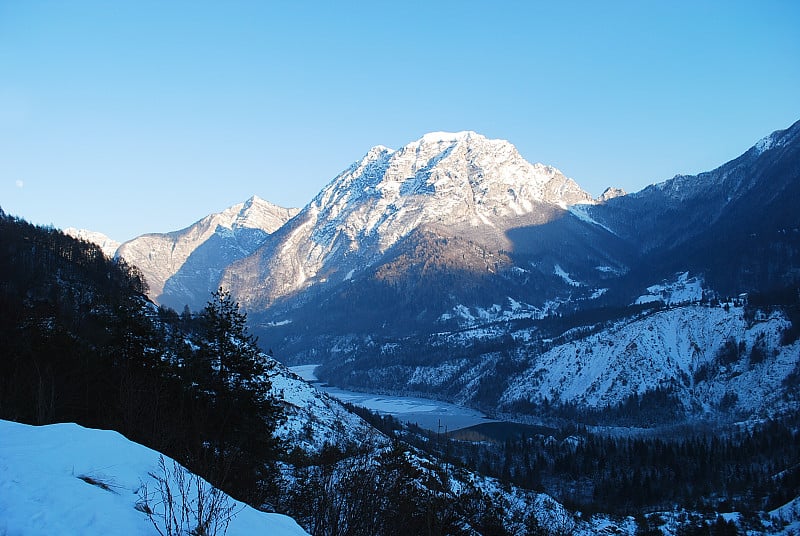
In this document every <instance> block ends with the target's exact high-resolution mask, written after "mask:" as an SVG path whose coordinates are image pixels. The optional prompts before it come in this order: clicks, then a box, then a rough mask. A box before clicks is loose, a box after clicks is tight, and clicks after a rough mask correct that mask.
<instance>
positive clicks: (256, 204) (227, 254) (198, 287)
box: [117, 196, 297, 310]
mask: <svg viewBox="0 0 800 536" xmlns="http://www.w3.org/2000/svg"><path fill="white" fill-rule="evenodd" d="M296 213H297V210H296V209H291V208H282V207H279V206H277V205H274V204H272V203H269V202H267V201H264V200H263V199H260V198H258V197H255V196H254V197H252V198H250V199H248V200H247V201H245V202H244V203H239V204H236V205H234V206H232V207H230V208H228V209H226V210H224V211H222V212H220V213H217V214H211V215H209V216H206V217H205V218H203V219H201V220H200V221H198V222H196V223H194V224H193V225H191V226H189V227H187V228H185V229H182V230H180V231H174V232H171V233H156V234H146V235H143V236H140V237H137V238H134V239H133V240H130V241H128V242H125V243H124V244H122V245H121V246H120V247H119V249H118V250H117V255H119V256H120V257H122V258H124V259H125V260H126V261H127V262H129V263H131V264H134V265H136V266H138V267H139V269H141V270H142V271H143V272H144V274H145V278H146V279H147V283H148V285H149V287H150V292H149V294H150V296H151V298H152V299H154V300H155V301H157V302H158V303H160V304H163V305H167V306H170V307H173V308H176V309H179V310H180V309H182V308H183V307H184V305H189V306H190V307H191V308H193V309H197V308H199V307H202V305H203V304H204V303H205V302H206V301H207V300H208V298H209V296H210V294H211V292H213V291H214V290H216V289H217V288H218V282H219V277H220V274H221V273H222V271H223V270H224V269H225V267H226V266H228V265H229V264H231V263H233V262H234V261H236V260H238V259H241V258H243V257H247V256H248V255H250V254H251V253H253V251H255V250H256V248H258V246H259V245H260V244H261V243H262V242H263V240H264V239H265V238H266V237H267V236H269V234H270V233H272V232H274V231H275V230H277V229H279V228H280V227H281V226H282V225H283V224H284V223H286V222H287V221H288V220H289V219H291V218H292V216H294V215H295V214H296Z"/></svg>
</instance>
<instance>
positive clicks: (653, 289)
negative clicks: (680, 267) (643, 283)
mask: <svg viewBox="0 0 800 536" xmlns="http://www.w3.org/2000/svg"><path fill="white" fill-rule="evenodd" d="M702 299H703V280H702V279H700V278H697V277H692V278H690V277H689V272H681V273H678V274H676V279H675V280H674V281H671V282H664V283H661V284H658V285H652V286H649V287H647V294H643V295H641V296H639V297H638V298H636V304H637V305H641V304H645V303H654V302H658V301H662V302H664V303H665V304H666V305H672V304H679V303H695V302H699V301H701V300H702Z"/></svg>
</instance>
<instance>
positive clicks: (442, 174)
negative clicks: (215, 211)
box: [224, 132, 595, 304]
mask: <svg viewBox="0 0 800 536" xmlns="http://www.w3.org/2000/svg"><path fill="white" fill-rule="evenodd" d="M594 202H595V201H594V200H592V199H591V196H589V194H587V193H586V192H584V191H583V190H581V189H580V187H578V185H577V184H576V183H575V182H574V181H572V180H571V179H568V178H567V177H565V176H564V175H563V174H562V173H561V172H560V171H558V170H557V169H555V168H552V167H550V166H545V165H542V164H530V163H528V162H527V161H525V159H523V158H522V156H521V155H520V154H519V152H517V150H516V148H515V147H514V146H513V145H511V144H510V143H509V142H507V141H504V140H489V139H486V138H485V137H483V136H481V135H479V134H476V133H474V132H458V133H444V132H437V133H431V134H426V135H425V136H423V137H422V138H420V139H419V140H417V141H414V142H412V143H409V144H408V145H406V146H405V147H403V148H401V149H399V150H397V151H393V150H391V149H388V148H386V147H382V146H377V147H374V148H373V149H371V150H370V151H369V152H368V153H367V155H366V156H365V157H364V158H363V159H361V160H360V161H358V162H356V163H354V164H353V165H352V166H350V168H348V169H347V170H345V171H344V172H342V173H341V174H340V175H339V176H337V177H336V178H335V179H334V180H333V181H332V182H331V183H330V184H329V185H328V186H327V187H325V188H324V189H323V190H322V191H321V192H320V194H319V195H317V196H316V197H315V198H314V200H312V201H311V203H309V204H308V205H307V206H306V207H305V208H304V209H303V210H302V211H301V212H300V214H299V215H298V216H297V217H296V218H295V219H294V220H293V221H292V222H291V224H290V225H287V226H286V227H284V228H283V229H281V231H280V232H278V233H276V234H275V235H273V236H272V237H271V238H270V240H268V241H266V242H265V245H264V246H263V247H262V248H261V249H260V250H259V251H258V252H257V253H256V258H254V259H248V260H247V261H244V262H242V263H240V264H238V265H234V266H232V267H230V268H229V270H228V271H227V273H226V276H225V279H224V281H225V283H226V284H228V285H230V286H231V288H232V289H233V290H234V293H235V294H237V296H238V298H239V299H240V301H242V303H244V304H248V303H251V302H252V301H253V300H255V299H256V298H254V295H258V296H262V297H263V296H265V298H263V301H266V302H267V303H269V302H270V301H271V300H274V299H276V298H278V297H280V296H285V295H287V294H289V293H292V292H296V291H299V290H302V289H304V288H306V287H308V286H310V285H312V284H315V283H325V282H331V281H335V282H340V281H344V280H345V278H348V279H352V278H353V277H355V276H357V275H358V273H359V272H360V271H363V270H364V268H366V267H368V266H369V265H371V264H372V263H373V262H375V261H376V260H377V259H378V258H380V256H381V255H382V254H384V253H385V252H386V251H387V250H388V249H389V248H390V247H392V246H393V245H394V244H396V243H398V241H399V240H401V239H402V238H404V237H406V236H408V235H409V234H410V233H411V232H412V231H414V230H417V229H420V228H422V227H423V226H435V227H436V228H437V229H449V230H450V231H449V232H450V233H451V234H452V233H455V234H465V235H474V236H481V235H487V236H491V237H493V238H492V240H493V241H495V242H497V244H495V246H496V247H501V246H503V245H508V242H507V238H506V237H505V236H504V234H503V233H504V231H505V230H506V229H508V228H509V227H511V226H512V225H514V224H516V225H523V224H525V223H528V222H530V221H532V220H533V221H538V220H542V219H546V218H549V217H551V214H552V213H553V208H557V209H559V210H562V211H563V210H564V209H565V208H566V207H567V206H569V205H573V204H575V203H594ZM543 206H546V207H549V208H548V211H545V212H546V214H543V211H542V210H541V209H542V207H543Z"/></svg>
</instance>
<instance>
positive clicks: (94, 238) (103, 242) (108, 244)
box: [64, 227, 120, 258]
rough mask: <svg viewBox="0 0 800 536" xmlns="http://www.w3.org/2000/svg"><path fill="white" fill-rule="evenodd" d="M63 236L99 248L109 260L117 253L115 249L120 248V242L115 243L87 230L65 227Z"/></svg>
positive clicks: (101, 234)
mask: <svg viewBox="0 0 800 536" xmlns="http://www.w3.org/2000/svg"><path fill="white" fill-rule="evenodd" d="M64 234H66V235H69V236H71V237H73V238H77V239H78V240H83V241H84V242H91V243H92V244H96V245H98V246H100V249H101V250H103V254H104V255H105V256H106V257H109V258H113V257H114V254H115V253H116V252H117V248H119V246H120V242H117V241H116V240H114V239H112V238H109V237H108V236H106V235H104V234H103V233H98V232H96V231H89V230H87V229H76V228H75V227H67V228H66V229H64Z"/></svg>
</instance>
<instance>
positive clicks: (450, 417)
mask: <svg viewBox="0 0 800 536" xmlns="http://www.w3.org/2000/svg"><path fill="white" fill-rule="evenodd" d="M318 366H319V365H298V366H296V367H289V370H291V371H292V372H294V373H295V374H297V375H298V376H300V377H301V378H303V379H304V380H306V381H309V382H311V383H313V384H314V386H315V387H316V388H317V389H319V390H320V391H323V392H326V393H328V394H329V395H331V396H333V397H335V398H337V399H339V400H341V401H342V402H348V403H350V404H353V405H356V406H361V407H363V408H367V409H369V410H372V411H375V412H378V413H382V414H385V415H392V416H394V417H397V418H398V419H400V420H401V421H403V422H408V423H415V424H417V425H419V426H420V427H422V428H426V429H428V430H433V431H434V432H436V431H440V428H439V427H440V425H441V431H444V430H445V429H447V430H449V431H452V430H458V429H460V428H467V427H469V426H474V425H476V424H481V423H485V422H494V421H492V420H491V419H489V418H488V417H487V416H486V415H484V414H483V413H481V412H479V411H476V410H474V409H470V408H465V407H462V406H456V405H455V404H448V403H447V402H442V401H439V400H431V399H428V398H416V397H409V396H385V395H376V394H370V393H359V392H356V391H348V390H346V389H339V388H338V387H330V386H326V385H324V384H321V383H319V380H318V378H317V377H316V376H315V375H314V369H316V368H317V367H318Z"/></svg>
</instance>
